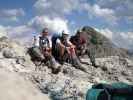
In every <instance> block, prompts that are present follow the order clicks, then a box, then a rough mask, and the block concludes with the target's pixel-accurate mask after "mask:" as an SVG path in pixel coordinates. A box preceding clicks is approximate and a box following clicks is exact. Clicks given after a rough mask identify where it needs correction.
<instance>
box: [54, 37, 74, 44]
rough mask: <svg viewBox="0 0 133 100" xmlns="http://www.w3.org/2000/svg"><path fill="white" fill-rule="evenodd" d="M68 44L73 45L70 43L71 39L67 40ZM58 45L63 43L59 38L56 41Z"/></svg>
mask: <svg viewBox="0 0 133 100" xmlns="http://www.w3.org/2000/svg"><path fill="white" fill-rule="evenodd" d="M66 42H67V44H69V45H72V43H71V42H70V41H69V39H67V41H66ZM58 43H62V42H61V40H60V39H59V38H58V39H57V40H56V44H58Z"/></svg>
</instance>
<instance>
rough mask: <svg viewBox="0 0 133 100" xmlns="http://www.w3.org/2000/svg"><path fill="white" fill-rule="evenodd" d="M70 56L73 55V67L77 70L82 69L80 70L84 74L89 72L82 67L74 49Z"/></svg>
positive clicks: (71, 49)
mask: <svg viewBox="0 0 133 100" xmlns="http://www.w3.org/2000/svg"><path fill="white" fill-rule="evenodd" d="M70 54H71V55H70V56H71V59H72V65H73V66H74V67H76V68H77V69H80V70H82V71H84V72H87V70H86V69H85V68H84V67H83V66H82V64H81V62H80V60H79V59H78V57H77V56H76V53H75V49H74V48H70Z"/></svg>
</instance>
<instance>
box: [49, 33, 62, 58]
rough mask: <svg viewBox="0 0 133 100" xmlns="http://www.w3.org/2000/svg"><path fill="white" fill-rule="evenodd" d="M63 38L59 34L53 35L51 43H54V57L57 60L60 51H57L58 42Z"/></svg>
mask: <svg viewBox="0 0 133 100" xmlns="http://www.w3.org/2000/svg"><path fill="white" fill-rule="evenodd" d="M60 37H61V36H60V35H59V34H57V33H55V34H53V36H52V38H51V41H52V55H53V56H54V57H55V59H56V60H57V59H58V58H57V57H58V51H57V49H56V40H57V39H58V38H60Z"/></svg>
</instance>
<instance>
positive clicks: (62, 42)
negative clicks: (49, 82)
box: [56, 31, 85, 71]
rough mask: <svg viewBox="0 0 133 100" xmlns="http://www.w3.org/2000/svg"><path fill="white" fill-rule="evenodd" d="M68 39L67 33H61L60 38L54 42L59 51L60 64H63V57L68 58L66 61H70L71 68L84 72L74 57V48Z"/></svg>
mask: <svg viewBox="0 0 133 100" xmlns="http://www.w3.org/2000/svg"><path fill="white" fill-rule="evenodd" d="M68 37H69V33H68V32H65V31H63V32H62V36H61V37H60V38H58V39H57V40H56V45H57V48H58V50H59V59H60V62H61V63H62V64H63V62H64V57H66V56H68V59H69V60H71V61H72V64H73V66H75V67H76V68H79V69H81V70H83V71H85V69H84V68H83V67H82V65H81V63H80V61H79V59H78V58H77V56H76V53H75V46H74V45H73V44H72V43H71V42H70V41H69V38H68ZM65 60H66V59H65Z"/></svg>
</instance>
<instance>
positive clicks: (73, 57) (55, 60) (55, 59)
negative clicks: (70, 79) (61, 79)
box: [32, 28, 86, 73]
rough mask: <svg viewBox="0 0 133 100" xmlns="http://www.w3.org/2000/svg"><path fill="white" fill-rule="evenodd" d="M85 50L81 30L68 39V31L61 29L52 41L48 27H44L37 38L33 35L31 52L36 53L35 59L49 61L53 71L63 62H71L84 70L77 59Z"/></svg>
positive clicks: (58, 68) (56, 71)
mask: <svg viewBox="0 0 133 100" xmlns="http://www.w3.org/2000/svg"><path fill="white" fill-rule="evenodd" d="M54 35H55V34H53V36H52V37H54ZM53 42H55V43H53ZM85 50H86V40H85V38H84V37H83V36H82V31H81V30H78V31H77V33H76V35H75V36H72V37H71V38H70V40H69V33H68V32H65V31H63V32H62V34H61V36H58V37H56V39H54V41H52V39H50V38H49V32H48V28H44V29H43V31H42V32H41V34H40V36H39V37H38V38H37V37H34V43H33V47H32V52H33V53H34V55H36V57H37V59H38V58H39V60H40V61H42V62H43V61H49V62H50V67H51V69H52V72H53V73H58V72H59V71H60V68H61V65H62V64H63V63H64V62H68V63H71V64H72V65H73V66H74V67H75V68H78V69H81V70H82V71H86V69H85V68H84V67H83V66H82V64H81V62H80V60H79V56H82V55H84V53H85ZM59 63H60V64H61V65H60V64H59Z"/></svg>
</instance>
